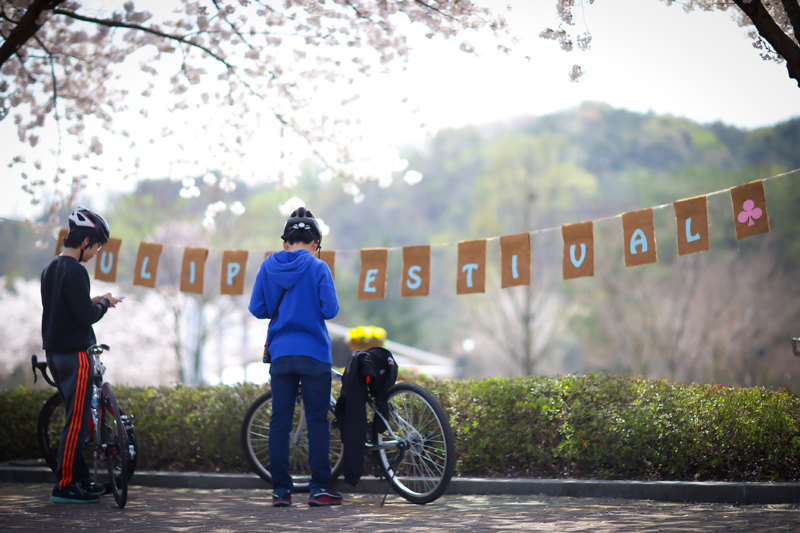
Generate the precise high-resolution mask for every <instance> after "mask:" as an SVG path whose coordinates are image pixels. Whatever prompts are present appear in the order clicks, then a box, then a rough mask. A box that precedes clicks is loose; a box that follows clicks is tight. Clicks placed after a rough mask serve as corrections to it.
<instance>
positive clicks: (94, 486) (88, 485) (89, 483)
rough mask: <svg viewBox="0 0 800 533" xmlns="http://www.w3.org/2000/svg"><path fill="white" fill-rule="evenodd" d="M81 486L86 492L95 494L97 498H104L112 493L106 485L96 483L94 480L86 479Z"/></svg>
mask: <svg viewBox="0 0 800 533" xmlns="http://www.w3.org/2000/svg"><path fill="white" fill-rule="evenodd" d="M80 485H81V488H82V489H83V490H84V492H88V493H89V494H94V495H95V496H102V495H103V494H108V493H109V492H110V491H107V490H106V486H105V485H100V484H98V483H95V482H94V480H93V479H92V478H87V479H84V480H83V481H81V482H80Z"/></svg>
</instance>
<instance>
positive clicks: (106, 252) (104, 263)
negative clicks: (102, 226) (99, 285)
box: [94, 237, 122, 283]
mask: <svg viewBox="0 0 800 533" xmlns="http://www.w3.org/2000/svg"><path fill="white" fill-rule="evenodd" d="M120 245H122V240H121V239H115V238H114V237H111V238H110V239H108V242H107V243H105V244H104V245H103V249H102V250H100V253H99V254H97V255H96V256H95V265H94V279H97V280H100V281H109V282H111V283H114V282H115V281H117V265H118V264H119V247H120Z"/></svg>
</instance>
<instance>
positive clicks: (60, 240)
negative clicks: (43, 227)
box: [56, 228, 69, 255]
mask: <svg viewBox="0 0 800 533" xmlns="http://www.w3.org/2000/svg"><path fill="white" fill-rule="evenodd" d="M67 235H69V230H68V229H65V228H61V229H60V230H58V237H56V255H58V254H60V253H61V251H62V250H63V249H64V239H66V238H67Z"/></svg>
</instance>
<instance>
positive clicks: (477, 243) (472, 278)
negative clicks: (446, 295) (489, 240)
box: [456, 239, 486, 294]
mask: <svg viewBox="0 0 800 533" xmlns="http://www.w3.org/2000/svg"><path fill="white" fill-rule="evenodd" d="M477 292H486V239H477V240H474V241H461V242H459V243H458V274H457V277H456V294H472V293H477Z"/></svg>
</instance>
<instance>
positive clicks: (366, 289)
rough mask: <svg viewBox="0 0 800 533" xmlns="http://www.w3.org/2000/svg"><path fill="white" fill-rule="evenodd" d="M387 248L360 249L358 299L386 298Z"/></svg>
mask: <svg viewBox="0 0 800 533" xmlns="http://www.w3.org/2000/svg"><path fill="white" fill-rule="evenodd" d="M388 262H389V250H388V249H387V248H365V249H363V250H361V275H360V276H359V278H358V297H357V299H358V300H376V299H379V298H386V270H387V268H386V265H387V263H388Z"/></svg>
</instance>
